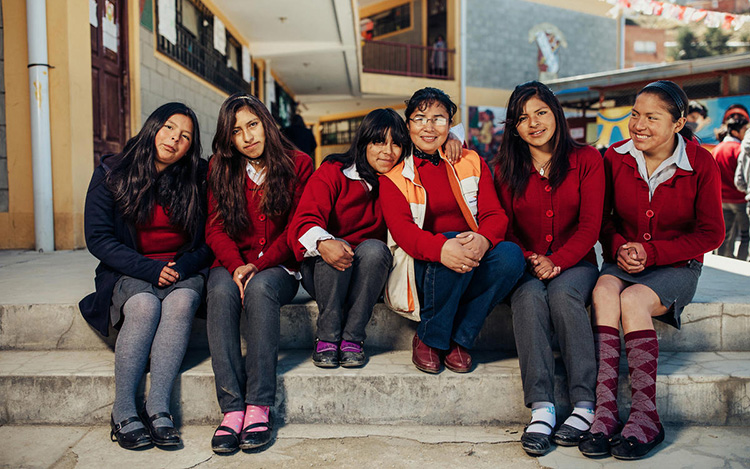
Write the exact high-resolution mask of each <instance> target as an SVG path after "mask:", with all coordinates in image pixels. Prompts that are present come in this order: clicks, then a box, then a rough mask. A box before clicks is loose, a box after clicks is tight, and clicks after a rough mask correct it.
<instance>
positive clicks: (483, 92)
mask: <svg viewBox="0 0 750 469" xmlns="http://www.w3.org/2000/svg"><path fill="white" fill-rule="evenodd" d="M512 92H513V90H501V89H497V88H476V87H471V86H469V87H467V88H466V103H467V105H468V106H498V107H505V106H506V105H507V104H508V99H509V98H510V94H511V93H512Z"/></svg>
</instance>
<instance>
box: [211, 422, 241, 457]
mask: <svg viewBox="0 0 750 469" xmlns="http://www.w3.org/2000/svg"><path fill="white" fill-rule="evenodd" d="M219 430H223V431H225V432H227V433H229V435H217V434H216V432H218V431H219ZM211 449H212V450H213V451H214V453H219V454H221V453H234V452H235V451H237V450H238V449H240V436H239V435H238V434H237V432H236V431H234V429H233V428H230V427H225V426H224V425H219V427H218V428H217V429H216V431H215V432H214V436H213V438H211Z"/></svg>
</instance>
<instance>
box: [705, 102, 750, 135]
mask: <svg viewBox="0 0 750 469" xmlns="http://www.w3.org/2000/svg"><path fill="white" fill-rule="evenodd" d="M696 101H698V102H699V103H701V104H703V105H704V106H706V109H707V110H708V118H707V119H705V120H704V121H703V122H702V123H701V126H700V127H698V130H697V131H696V133H695V135H696V136H697V137H698V138H699V139H700V141H701V144H703V145H704V146H711V147H713V146H714V145H717V144H718V143H719V142H718V141H717V140H716V132H717V131H718V130H719V127H721V120H722V118H723V117H724V113H725V112H726V111H727V109H729V106H731V105H732V104H742V105H743V106H745V107H746V108H748V109H750V95H743V96H724V97H721V98H711V99H698V100H696Z"/></svg>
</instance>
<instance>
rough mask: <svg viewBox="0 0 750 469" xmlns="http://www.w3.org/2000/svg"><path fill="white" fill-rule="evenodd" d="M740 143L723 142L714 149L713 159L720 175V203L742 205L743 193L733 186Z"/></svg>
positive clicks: (743, 200) (743, 201)
mask: <svg viewBox="0 0 750 469" xmlns="http://www.w3.org/2000/svg"><path fill="white" fill-rule="evenodd" d="M740 150H741V148H740V141H739V140H737V141H729V140H726V141H723V142H721V143H720V144H718V145H716V146H715V147H714V159H715V160H716V163H717V164H718V165H719V172H720V173H721V201H722V202H725V203H728V204H744V203H745V193H744V192H742V191H739V190H737V188H736V187H735V186H734V171H735V170H736V169H737V158H738V157H739V156H740Z"/></svg>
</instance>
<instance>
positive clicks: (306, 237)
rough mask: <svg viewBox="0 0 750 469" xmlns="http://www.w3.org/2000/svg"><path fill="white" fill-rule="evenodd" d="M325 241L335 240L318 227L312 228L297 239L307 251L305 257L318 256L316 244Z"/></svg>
mask: <svg viewBox="0 0 750 469" xmlns="http://www.w3.org/2000/svg"><path fill="white" fill-rule="evenodd" d="M326 239H335V238H334V237H333V235H332V234H331V233H329V232H327V231H326V230H324V229H323V228H321V227H319V226H313V227H312V228H310V229H309V230H307V231H306V232H305V234H303V235H302V236H300V238H299V242H300V244H301V245H302V246H304V247H305V249H307V252H305V257H315V256H319V255H320V253H319V252H318V242H319V241H324V240H326Z"/></svg>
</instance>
